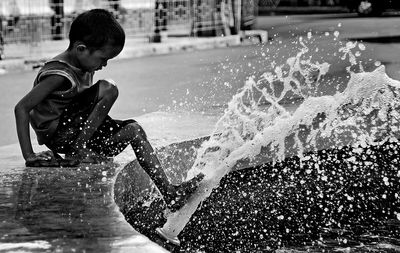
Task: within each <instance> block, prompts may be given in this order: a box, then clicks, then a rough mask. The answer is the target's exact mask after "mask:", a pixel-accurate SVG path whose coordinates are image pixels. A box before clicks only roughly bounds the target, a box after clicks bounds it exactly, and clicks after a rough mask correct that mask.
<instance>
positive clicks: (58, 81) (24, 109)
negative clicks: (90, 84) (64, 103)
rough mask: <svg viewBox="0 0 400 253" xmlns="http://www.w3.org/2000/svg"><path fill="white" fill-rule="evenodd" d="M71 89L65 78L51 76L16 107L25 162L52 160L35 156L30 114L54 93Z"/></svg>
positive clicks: (17, 124) (39, 155)
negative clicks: (28, 160) (30, 129)
mask: <svg viewBox="0 0 400 253" xmlns="http://www.w3.org/2000/svg"><path fill="white" fill-rule="evenodd" d="M70 87H71V84H70V82H69V81H68V80H67V79H66V78H65V77H62V76H59V75H51V76H49V77H47V78H45V79H44V80H42V81H41V82H40V83H38V84H37V85H36V86H35V87H34V88H33V89H32V90H31V91H30V92H29V93H28V94H27V95H25V97H23V98H22V99H21V100H20V101H19V102H18V104H17V105H16V106H15V109H14V113H15V120H16V127H17V134H18V140H19V144H20V147H21V151H22V155H23V157H24V159H25V160H27V159H40V160H47V159H50V158H51V157H47V156H46V155H43V153H42V154H40V153H39V154H35V153H34V151H33V148H32V142H31V139H30V132H29V112H30V111H31V110H32V109H33V108H34V107H35V106H36V105H37V104H39V103H40V102H41V101H43V100H44V99H45V98H46V97H47V96H48V95H49V94H50V93H52V92H53V91H55V90H64V89H69V88H70Z"/></svg>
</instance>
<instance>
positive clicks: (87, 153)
mask: <svg viewBox="0 0 400 253" xmlns="http://www.w3.org/2000/svg"><path fill="white" fill-rule="evenodd" d="M65 158H69V159H75V160H78V161H80V162H81V163H90V164H100V163H106V162H112V158H108V157H105V156H102V155H100V154H98V153H96V152H94V151H92V150H90V149H87V148H81V149H79V150H74V151H73V152H71V153H68V154H65Z"/></svg>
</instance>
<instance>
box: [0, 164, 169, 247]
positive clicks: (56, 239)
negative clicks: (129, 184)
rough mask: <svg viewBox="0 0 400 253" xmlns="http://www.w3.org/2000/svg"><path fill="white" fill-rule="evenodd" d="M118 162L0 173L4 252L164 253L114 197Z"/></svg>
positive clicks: (0, 233)
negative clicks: (134, 225) (132, 223)
mask: <svg viewBox="0 0 400 253" xmlns="http://www.w3.org/2000/svg"><path fill="white" fill-rule="evenodd" d="M116 173H117V166H116V165H115V164H108V165H90V166H85V165H83V166H79V167H75V168H24V167H14V168H12V167H11V168H3V169H2V170H1V171H0V179H1V184H0V251H1V252H8V251H9V252H14V251H16V250H19V251H20V252H163V251H164V250H163V249H162V248H160V247H159V246H157V245H155V244H153V243H152V242H151V241H149V239H147V238H146V237H144V236H142V235H140V234H139V233H137V232H136V231H134V230H133V228H132V227H131V226H130V225H129V224H128V223H127V222H126V221H125V219H124V217H123V216H122V214H121V213H120V212H119V208H118V207H117V205H116V204H115V202H114V199H113V191H112V188H113V181H114V177H115V176H116Z"/></svg>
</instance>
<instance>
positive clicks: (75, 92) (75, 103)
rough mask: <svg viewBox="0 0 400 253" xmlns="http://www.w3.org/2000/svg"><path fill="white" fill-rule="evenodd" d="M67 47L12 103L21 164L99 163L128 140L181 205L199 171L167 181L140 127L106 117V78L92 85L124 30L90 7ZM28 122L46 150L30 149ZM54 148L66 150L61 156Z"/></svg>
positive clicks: (173, 205)
mask: <svg viewBox="0 0 400 253" xmlns="http://www.w3.org/2000/svg"><path fill="white" fill-rule="evenodd" d="M69 40H70V43H69V47H68V49H67V50H66V51H64V52H62V53H61V54H59V55H57V56H56V57H54V58H53V59H52V60H50V61H48V62H46V64H45V65H44V66H43V67H42V68H41V70H40V71H39V73H38V75H37V77H36V79H35V81H34V86H33V89H32V90H31V91H30V92H29V93H28V94H27V95H26V96H25V97H23V98H22V99H21V101H19V102H18V104H17V105H16V106H15V118H16V126H17V133H18V139H19V143H20V146H21V151H22V155H23V157H24V159H25V161H26V163H25V164H26V166H39V167H43V166H73V165H77V162H76V161H79V162H88V163H101V162H104V161H106V160H107V158H108V157H112V156H115V155H117V154H118V153H120V152H121V151H122V150H124V149H125V148H126V146H127V145H129V144H130V145H131V146H132V148H133V150H134V152H135V154H136V157H137V159H138V161H139V163H140V165H141V166H142V168H143V169H144V170H145V171H146V172H147V173H148V174H149V176H150V177H151V178H152V180H153V181H154V183H155V185H156V186H157V187H158V189H159V190H160V192H161V194H162V195H163V196H164V199H165V202H166V203H167V206H168V207H169V208H170V209H172V210H177V209H179V208H180V207H182V206H183V205H184V203H185V201H186V199H187V198H188V197H189V196H190V194H191V193H193V192H194V191H195V189H196V188H197V186H198V183H199V181H200V180H201V179H202V178H203V175H202V174H201V175H198V176H197V177H195V178H193V179H192V180H189V181H187V182H184V183H183V184H181V185H179V186H176V185H172V184H171V183H169V181H168V178H167V176H166V175H165V173H164V171H163V169H162V167H161V165H160V162H159V160H158V159H157V157H156V155H155V153H154V150H153V148H152V147H151V145H150V143H149V142H148V140H147V137H146V134H145V132H144V131H143V129H142V128H141V126H140V125H139V124H138V123H137V122H136V121H134V120H124V121H122V120H114V119H112V118H110V117H109V116H108V112H109V111H110V109H111V107H112V105H113V104H114V102H115V100H116V99H117V96H118V89H117V87H116V86H115V85H114V84H113V82H111V81H106V80H100V81H98V82H97V83H95V84H93V83H92V79H93V74H94V72H95V71H97V70H100V69H101V68H102V67H105V66H106V65H107V61H108V60H109V59H112V58H114V57H115V56H117V55H118V54H119V53H120V52H121V51H122V48H123V47H124V43H125V33H124V31H123V29H122V27H121V26H120V24H119V23H118V22H117V21H116V20H115V18H114V17H113V16H112V14H111V13H109V12H108V11H106V10H102V9H94V10H90V11H87V12H84V13H82V14H80V15H79V16H78V17H77V18H76V19H75V20H74V21H73V22H72V25H71V30H70V33H69ZM29 122H30V123H31V125H32V128H33V129H34V130H35V132H36V135H37V139H38V142H39V144H41V145H42V144H45V145H46V146H47V147H48V148H49V149H50V150H51V151H46V152H41V153H34V151H33V148H32V144H31V140H30V135H29ZM58 153H62V154H65V159H64V158H62V157H61V156H60V155H58Z"/></svg>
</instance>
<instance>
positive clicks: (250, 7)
mask: <svg viewBox="0 0 400 253" xmlns="http://www.w3.org/2000/svg"><path fill="white" fill-rule="evenodd" d="M92 8H105V9H108V10H110V11H111V12H113V13H114V15H115V17H116V18H117V19H118V20H119V22H120V23H121V24H122V25H123V27H124V29H125V31H126V33H127V35H128V36H130V37H142V38H146V39H147V38H148V39H149V40H148V41H149V42H160V41H161V40H162V38H163V37H165V36H194V37H204V36H224V35H231V34H237V33H238V32H239V31H241V30H250V29H252V28H253V27H254V24H255V22H256V17H257V15H279V14H293V13H297V14H298V13H302V14H311V13H321V12H322V13H338V12H346V13H350V12H356V13H358V14H359V15H362V16H372V15H375V16H376V15H381V14H382V13H384V12H385V11H387V10H391V11H393V10H395V9H396V8H400V1H394V0H369V1H362V0H35V1H31V0H2V1H0V20H1V23H0V58H1V59H2V58H4V44H13V43H25V44H27V45H30V46H34V45H36V44H39V43H40V42H42V41H48V40H63V39H67V37H68V31H69V26H70V25H71V22H72V20H73V19H74V17H76V16H77V15H78V14H79V13H81V12H83V11H85V10H89V9H92Z"/></svg>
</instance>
